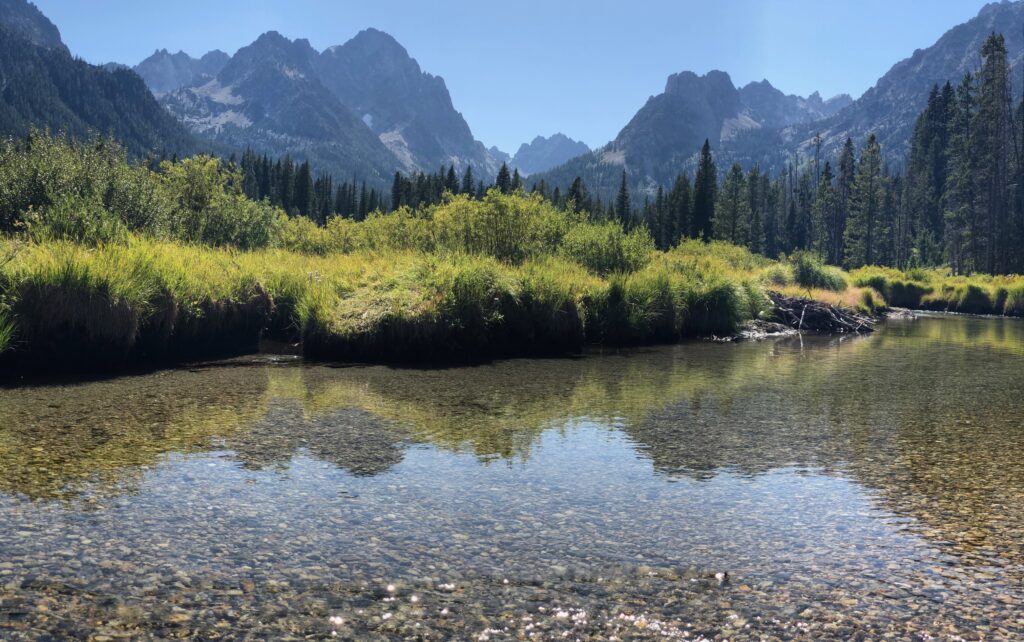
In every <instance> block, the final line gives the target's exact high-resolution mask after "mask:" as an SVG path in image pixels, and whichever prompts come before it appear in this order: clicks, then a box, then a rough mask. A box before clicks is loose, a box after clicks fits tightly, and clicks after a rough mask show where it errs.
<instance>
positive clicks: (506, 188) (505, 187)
mask: <svg viewBox="0 0 1024 642" xmlns="http://www.w3.org/2000/svg"><path fill="white" fill-rule="evenodd" d="M494 185H495V187H497V188H498V189H499V190H501V193H502V194H508V193H509V192H511V191H512V175H511V174H510V173H509V171H508V165H507V164H505V163H502V164H501V169H499V170H498V178H497V180H495V182H494Z"/></svg>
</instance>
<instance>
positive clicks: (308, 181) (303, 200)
mask: <svg viewBox="0 0 1024 642" xmlns="http://www.w3.org/2000/svg"><path fill="white" fill-rule="evenodd" d="M293 207H294V208H295V209H296V210H297V211H298V213H299V214H301V215H303V216H307V217H308V216H311V215H312V214H313V176H312V174H311V170H310V168H309V161H305V162H304V163H302V164H301V165H299V170H298V171H297V172H296V173H295V195H294V201H293Z"/></svg>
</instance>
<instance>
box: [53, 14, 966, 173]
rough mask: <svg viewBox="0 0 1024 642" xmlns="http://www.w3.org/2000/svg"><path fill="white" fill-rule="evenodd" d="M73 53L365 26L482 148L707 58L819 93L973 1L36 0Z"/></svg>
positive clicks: (330, 41) (316, 36) (602, 113)
mask: <svg viewBox="0 0 1024 642" xmlns="http://www.w3.org/2000/svg"><path fill="white" fill-rule="evenodd" d="M34 1H35V3H36V5H37V6H39V8H40V9H41V10H42V11H43V13H45V14H46V15H47V16H48V17H49V18H50V19H51V20H52V21H53V22H54V23H56V25H57V27H58V28H59V29H60V31H61V35H62V37H63V38H64V42H65V43H67V45H68V47H69V48H70V49H71V51H72V53H74V54H76V55H78V56H80V57H82V58H84V59H85V60H87V61H89V62H92V63H101V62H110V61H115V62H121V63H126V64H135V63H137V62H139V61H140V60H142V59H143V58H145V57H147V56H148V55H150V54H151V53H153V51H154V50H156V49H160V48H167V49H169V50H171V51H172V52H173V51H177V50H179V49H182V50H184V51H186V52H187V53H189V54H191V55H193V56H197V57H198V56H200V55H202V54H203V53H205V52H207V51H209V50H211V49H222V50H224V51H226V52H228V53H229V54H233V53H234V52H235V51H236V50H237V49H238V48H240V47H243V46H245V45H247V44H249V43H250V42H252V41H253V40H255V39H256V37H257V36H259V35H260V34H261V33H263V32H265V31H269V30H276V31H279V32H281V33H282V34H284V35H285V36H288V37H289V38H308V39H309V41H310V42H311V43H312V45H313V46H314V47H315V48H317V49H319V50H322V49H325V48H326V47H329V46H331V45H335V44H341V43H343V42H345V41H346V40H348V39H349V38H351V37H352V36H353V35H355V34H356V33H357V32H359V31H360V30H362V29H364V28H366V27H376V28H378V29H381V30H383V31H386V32H388V33H390V34H391V35H393V36H394V37H395V38H396V39H397V40H398V41H399V42H401V43H402V44H403V45H404V46H405V48H406V49H407V50H408V51H409V53H410V54H411V55H412V56H413V57H414V58H416V60H417V61H418V62H419V63H420V66H421V67H422V68H423V69H424V71H427V72H430V73H432V74H435V75H440V76H442V77H443V78H444V79H445V81H446V83H447V85H448V89H449V91H450V92H451V95H452V101H453V102H454V104H455V107H456V109H458V110H459V111H461V112H462V114H463V115H464V116H465V118H466V120H467V122H468V123H469V125H470V127H471V128H472V130H473V133H474V135H475V136H476V137H477V138H478V139H479V140H482V141H483V142H484V143H485V144H486V145H488V146H490V145H497V146H498V147H500V148H501V149H503V150H505V151H508V152H511V153H514V152H515V150H516V149H517V148H518V146H519V144H520V143H522V142H524V141H529V140H531V139H532V138H533V137H534V136H535V135H538V134H541V135H550V134H552V133H555V132H558V131H560V132H563V133H565V134H566V135H568V136H571V137H573V138H576V139H579V140H583V141H584V142H585V143H587V144H588V145H590V146H592V147H595V146H599V145H603V144H604V143H606V142H608V141H609V140H611V139H612V138H614V137H615V135H616V134H617V133H618V131H619V129H621V128H622V126H623V125H625V124H626V123H627V122H628V121H629V119H630V118H631V117H632V116H633V114H634V113H636V111H637V110H638V109H639V108H640V107H641V106H642V105H643V104H644V102H645V101H646V100H647V98H648V97H649V96H651V95H654V94H658V93H661V91H662V90H663V88H664V85H665V79H666V78H667V77H668V75H669V74H672V73H675V72H678V71H683V70H692V71H695V72H698V73H705V72H707V71H709V70H711V69H721V70H723V71H726V72H728V73H729V74H730V75H731V76H732V79H733V82H734V83H735V84H736V85H737V86H740V85H743V84H746V83H748V82H750V81H754V80H761V79H763V78H766V79H768V80H769V81H771V83H772V84H773V85H775V86H776V87H778V88H779V89H782V90H783V91H785V92H786V93H795V94H800V95H804V96H806V95H808V94H810V93H812V92H814V91H816V90H817V91H820V92H821V94H822V96H824V97H826V98H828V97H830V96H832V95H835V94H838V93H849V94H851V95H852V96H853V97H854V98H856V97H857V96H859V95H860V94H861V93H863V92H864V91H865V90H866V89H868V88H869V87H870V86H871V85H873V84H874V82H875V81H876V80H877V79H878V78H879V77H880V76H881V75H882V74H884V73H885V72H886V71H888V69H889V68H890V67H891V66H892V65H893V64H895V63H896V62H898V61H899V60H901V59H903V58H906V57H908V56H910V55H911V54H912V53H913V51H914V50H915V49H917V48H924V47H927V46H929V45H931V44H932V43H933V42H935V40H937V39H938V38H939V36H941V35H942V34H943V33H945V32H946V31H947V30H948V29H949V28H951V27H953V26H954V25H957V24H959V23H961V22H964V21H966V20H968V19H970V18H971V17H973V16H974V15H976V14H977V12H978V11H979V9H980V8H981V7H982V6H984V4H985V0H928V1H927V2H920V0H859V1H857V2H829V1H822V0H714V1H710V2H708V1H696V0H689V1H682V0H676V1H672V0H634V1H632V2H623V1H617V2H613V1H610V0H590V1H582V0H561V1H560V0H546V1H545V0H519V1H518V2H515V3H512V2H505V3H490V2H481V1H480V0H475V1H470V0H434V1H432V2H423V1H413V0H334V1H328V0H176V1H174V2H166V1H162V2H152V1H149V0H144V1H140V0H91V1H89V2H83V1H82V0H34Z"/></svg>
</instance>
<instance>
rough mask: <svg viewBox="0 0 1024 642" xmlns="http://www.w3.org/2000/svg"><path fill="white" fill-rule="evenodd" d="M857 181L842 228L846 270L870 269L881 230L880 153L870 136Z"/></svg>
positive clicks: (882, 197)
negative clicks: (845, 224)
mask: <svg viewBox="0 0 1024 642" xmlns="http://www.w3.org/2000/svg"><path fill="white" fill-rule="evenodd" d="M857 165H858V167H857V177H856V178H855V179H854V182H853V189H852V190H851V193H850V220H849V222H848V224H847V228H846V251H845V255H846V260H845V264H846V265H847V267H851V268H855V267H860V266H862V265H871V264H873V263H874V262H875V261H876V260H877V257H876V251H877V247H876V245H877V243H878V238H879V235H880V233H881V232H882V230H880V229H879V228H880V227H881V225H880V223H881V214H882V204H883V201H884V199H885V191H884V185H883V180H882V149H881V147H880V146H879V144H878V139H877V138H875V135H874V134H871V135H870V136H869V137H868V142H867V145H865V146H864V150H863V151H862V152H861V156H860V161H859V162H858V163H857Z"/></svg>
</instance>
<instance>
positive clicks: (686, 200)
mask: <svg viewBox="0 0 1024 642" xmlns="http://www.w3.org/2000/svg"><path fill="white" fill-rule="evenodd" d="M668 209H669V214H668V218H669V229H670V233H669V245H672V246H674V245H676V244H677V243H679V240H680V239H681V238H683V237H685V236H689V235H690V232H691V229H692V224H691V215H692V210H693V193H692V190H691V189H690V178H689V177H688V176H686V175H684V174H680V175H679V176H676V181H675V183H673V184H672V190H671V191H670V192H669V193H668Z"/></svg>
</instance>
